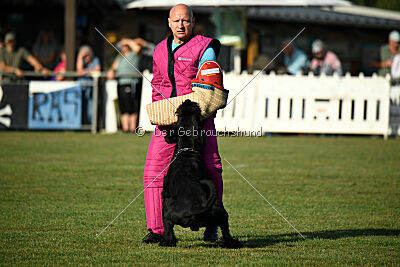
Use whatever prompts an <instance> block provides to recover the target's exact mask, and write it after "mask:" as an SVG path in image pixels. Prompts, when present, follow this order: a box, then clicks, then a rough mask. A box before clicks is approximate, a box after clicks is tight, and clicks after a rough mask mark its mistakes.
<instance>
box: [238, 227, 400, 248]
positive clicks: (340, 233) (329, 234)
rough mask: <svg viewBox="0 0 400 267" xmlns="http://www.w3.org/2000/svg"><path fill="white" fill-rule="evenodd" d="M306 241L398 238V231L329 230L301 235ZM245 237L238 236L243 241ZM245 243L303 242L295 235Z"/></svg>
mask: <svg viewBox="0 0 400 267" xmlns="http://www.w3.org/2000/svg"><path fill="white" fill-rule="evenodd" d="M302 234H303V235H304V236H305V237H306V238H307V239H339V238H345V237H358V236H399V235H400V230H394V229H350V230H329V231H318V232H306V233H302ZM244 238H246V236H239V240H240V239H241V240H243V239H244ZM247 238H248V240H247V241H242V242H243V243H244V246H245V247H248V248H259V247H266V246H271V245H275V244H278V243H291V242H298V241H302V240H304V239H303V238H301V237H300V236H299V234H297V233H291V234H281V235H271V236H252V237H247Z"/></svg>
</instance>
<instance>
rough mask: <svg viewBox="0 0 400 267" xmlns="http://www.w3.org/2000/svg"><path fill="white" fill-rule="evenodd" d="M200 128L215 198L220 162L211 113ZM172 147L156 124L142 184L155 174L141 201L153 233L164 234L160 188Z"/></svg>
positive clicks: (172, 151) (148, 225)
mask: <svg viewBox="0 0 400 267" xmlns="http://www.w3.org/2000/svg"><path fill="white" fill-rule="evenodd" d="M203 129H204V130H205V131H207V145H206V147H205V148H204V149H203V161H204V164H205V166H206V168H207V172H208V175H209V176H210V178H211V179H212V180H213V181H214V184H215V187H216V189H217V199H218V200H219V201H222V164H221V157H220V156H219V153H218V144H217V137H216V131H215V125H214V116H210V117H209V118H207V119H206V120H205V121H204V127H203ZM174 150H175V144H168V143H167V142H165V140H164V135H163V134H162V133H161V130H159V129H158V126H157V127H156V129H155V131H154V133H153V136H152V137H151V140H150V144H149V148H148V150H147V157H146V163H145V165H144V175H143V184H144V187H145V188H146V187H147V186H148V185H149V184H150V183H151V182H152V181H153V180H154V178H156V177H157V176H158V178H157V179H155V180H154V182H153V183H151V184H150V186H149V187H148V188H147V189H146V190H145V191H144V201H145V206H146V218H147V229H148V230H150V229H151V230H152V231H153V232H154V233H157V234H161V235H163V234H164V226H163V221H162V198H161V192H162V190H163V182H164V177H165V175H166V174H167V171H168V165H169V163H170V162H171V160H172V158H173V154H174Z"/></svg>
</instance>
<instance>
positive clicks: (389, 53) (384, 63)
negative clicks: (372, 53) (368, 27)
mask: <svg viewBox="0 0 400 267" xmlns="http://www.w3.org/2000/svg"><path fill="white" fill-rule="evenodd" d="M399 42H400V33H399V32H398V31H391V32H390V33H389V40H388V43H387V44H385V45H382V46H381V49H380V60H379V61H378V62H372V63H371V65H372V67H374V68H378V69H379V70H378V75H379V76H386V75H387V74H389V73H390V67H391V66H392V61H393V57H394V56H395V55H396V54H397V53H398V50H399Z"/></svg>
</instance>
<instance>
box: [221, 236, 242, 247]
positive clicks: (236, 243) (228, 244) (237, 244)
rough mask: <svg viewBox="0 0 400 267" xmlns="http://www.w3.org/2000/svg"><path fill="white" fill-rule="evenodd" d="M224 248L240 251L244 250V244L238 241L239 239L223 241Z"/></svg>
mask: <svg viewBox="0 0 400 267" xmlns="http://www.w3.org/2000/svg"><path fill="white" fill-rule="evenodd" d="M222 247H224V248H231V249H238V248H242V247H243V244H242V243H241V242H240V241H239V240H237V239H233V238H232V239H229V240H223V241H222Z"/></svg>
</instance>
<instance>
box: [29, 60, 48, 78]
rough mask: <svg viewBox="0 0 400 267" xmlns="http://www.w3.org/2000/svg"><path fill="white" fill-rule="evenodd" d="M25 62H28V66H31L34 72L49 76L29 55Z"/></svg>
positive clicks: (46, 70)
mask: <svg viewBox="0 0 400 267" xmlns="http://www.w3.org/2000/svg"><path fill="white" fill-rule="evenodd" d="M26 61H28V62H29V64H31V66H32V67H33V68H34V69H35V71H37V72H42V73H43V74H44V75H48V74H49V70H48V69H46V68H43V66H42V64H40V62H39V61H38V60H37V59H36V58H35V57H34V56H32V55H29V56H28V58H27V59H26Z"/></svg>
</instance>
